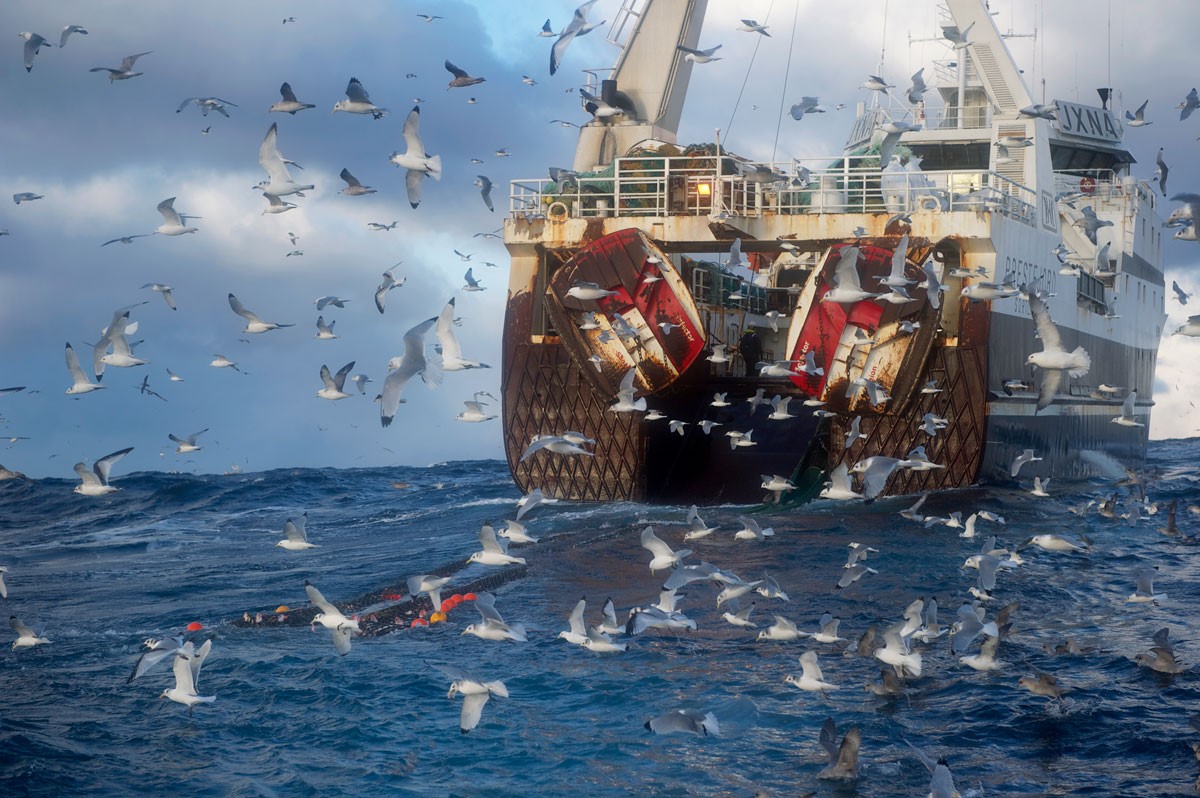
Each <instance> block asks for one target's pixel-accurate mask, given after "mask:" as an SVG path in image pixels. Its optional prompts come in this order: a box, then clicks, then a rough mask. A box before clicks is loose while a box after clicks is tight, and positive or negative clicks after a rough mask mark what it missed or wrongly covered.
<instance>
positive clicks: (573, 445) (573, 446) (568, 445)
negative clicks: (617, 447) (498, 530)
mask: <svg viewBox="0 0 1200 798" xmlns="http://www.w3.org/2000/svg"><path fill="white" fill-rule="evenodd" d="M595 442H596V441H595V440H593V439H592V438H587V437H584V436H583V435H581V434H580V433H578V432H565V433H563V434H562V435H539V436H537V437H536V438H534V439H533V442H532V443H530V444H529V445H528V446H527V447H525V451H524V452H522V454H521V459H520V460H518V461H517V462H518V463H523V462H525V461H526V460H527V459H529V458H530V457H532V456H533V455H535V454H537V453H538V452H539V451H541V450H542V449H546V450H548V451H551V452H554V453H556V454H561V455H574V454H580V455H586V456H588V457H594V456H595V455H593V454H592V453H591V452H589V451H588V450H587V449H584V448H583V445H584V444H594V443H595ZM518 518H520V515H518Z"/></svg>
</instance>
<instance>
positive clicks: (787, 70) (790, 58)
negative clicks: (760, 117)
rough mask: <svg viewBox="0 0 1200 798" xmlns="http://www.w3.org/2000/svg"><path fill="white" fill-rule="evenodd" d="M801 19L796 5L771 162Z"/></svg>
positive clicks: (776, 142) (773, 158) (798, 7)
mask: <svg viewBox="0 0 1200 798" xmlns="http://www.w3.org/2000/svg"><path fill="white" fill-rule="evenodd" d="M799 19H800V4H799V3H796V11H795V13H794V14H793V15H792V41H791V43H790V44H789V45H788V57H787V67H785V68H784V72H783V88H782V89H781V90H780V93H779V116H778V118H776V120H775V141H774V142H773V143H772V144H771V162H772V163H774V162H775V151H776V150H777V149H778V148H779V129H780V128H781V127H783V106H784V105H786V104H787V85H788V78H789V77H791V73H792V52H793V51H795V49H796V23H797V21H798V20H799Z"/></svg>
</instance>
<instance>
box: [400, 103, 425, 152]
mask: <svg viewBox="0 0 1200 798" xmlns="http://www.w3.org/2000/svg"><path fill="white" fill-rule="evenodd" d="M401 134H402V135H403V136H404V143H405V144H407V145H408V154H409V155H412V156H415V157H418V158H424V157H426V156H425V145H424V144H422V143H421V106H419V105H414V106H413V109H412V110H411V111H409V112H408V116H407V117H405V119H404V129H403V130H402V131H401Z"/></svg>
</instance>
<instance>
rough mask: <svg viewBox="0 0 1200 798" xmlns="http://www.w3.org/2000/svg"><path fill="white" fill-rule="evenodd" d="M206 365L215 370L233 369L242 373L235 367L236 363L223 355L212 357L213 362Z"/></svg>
mask: <svg viewBox="0 0 1200 798" xmlns="http://www.w3.org/2000/svg"><path fill="white" fill-rule="evenodd" d="M208 365H210V366H212V367H213V368H215V369H233V370H234V371H236V372H239V373H242V370H241V369H240V368H238V367H237V363H234V362H233V361H232V360H230V359H229V358H227V357H225V356H224V355H213V360H212V362H211V363H209V364H208ZM181 382H182V380H181Z"/></svg>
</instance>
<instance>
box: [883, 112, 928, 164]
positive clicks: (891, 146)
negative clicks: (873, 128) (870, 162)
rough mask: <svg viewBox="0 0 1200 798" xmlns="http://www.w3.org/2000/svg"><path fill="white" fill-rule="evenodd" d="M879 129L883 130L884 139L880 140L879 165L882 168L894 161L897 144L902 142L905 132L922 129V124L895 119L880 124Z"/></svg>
mask: <svg viewBox="0 0 1200 798" xmlns="http://www.w3.org/2000/svg"><path fill="white" fill-rule="evenodd" d="M879 129H880V130H882V131H883V140H882V141H880V142H879V165H880V167H881V168H885V167H887V165H888V164H890V163H891V162H892V155H893V154H894V153H895V151H896V145H897V144H899V143H900V137H901V136H903V135H904V134H905V133H910V132H912V131H914V130H920V129H921V126H920V125H917V124H913V123H910V122H904V121H893V122H886V123H884V124H882V125H880V126H879Z"/></svg>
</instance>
